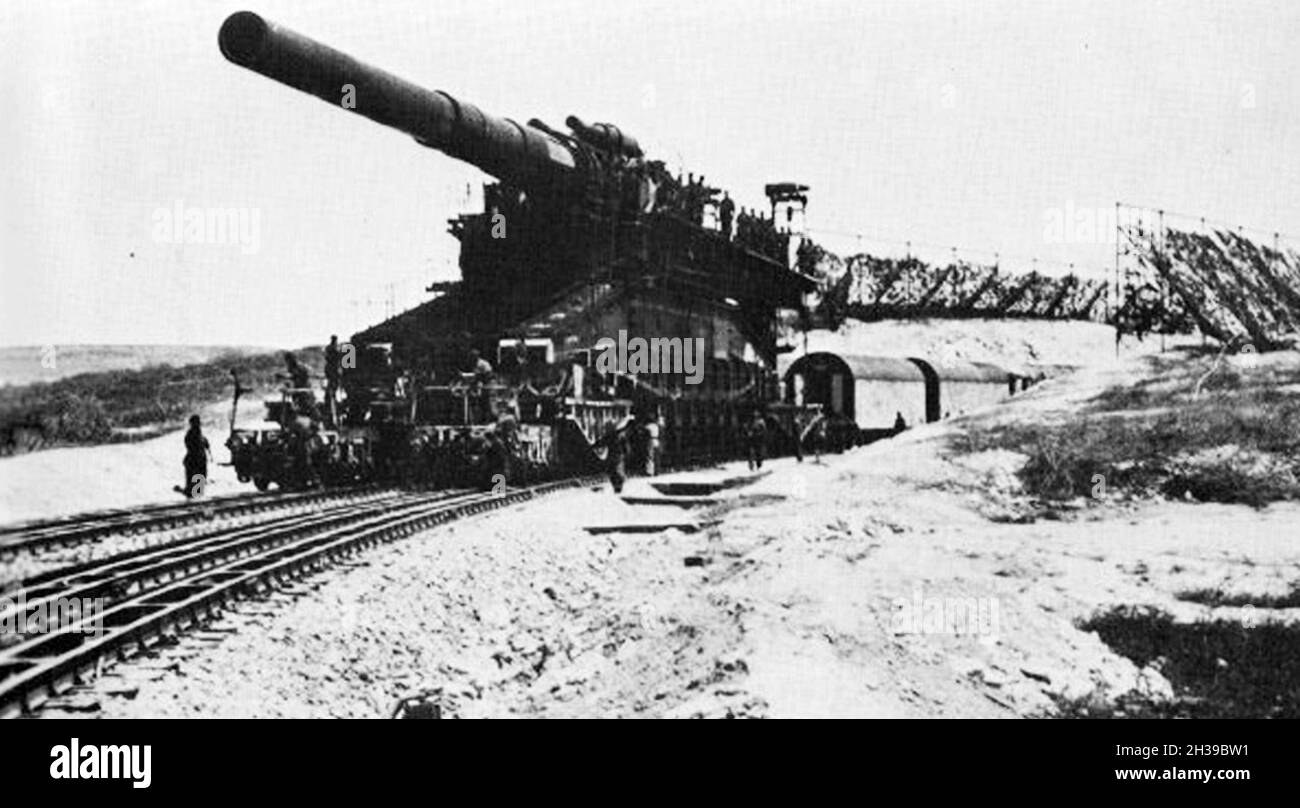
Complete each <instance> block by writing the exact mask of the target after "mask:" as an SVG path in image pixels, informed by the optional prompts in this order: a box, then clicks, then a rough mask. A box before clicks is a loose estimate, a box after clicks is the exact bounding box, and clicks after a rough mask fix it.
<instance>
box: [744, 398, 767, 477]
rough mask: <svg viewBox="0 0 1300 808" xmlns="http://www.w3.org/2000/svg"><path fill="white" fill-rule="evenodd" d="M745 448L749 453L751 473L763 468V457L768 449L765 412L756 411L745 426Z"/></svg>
mask: <svg viewBox="0 0 1300 808" xmlns="http://www.w3.org/2000/svg"><path fill="white" fill-rule="evenodd" d="M745 447H746V449H748V451H749V468H750V471H756V470H758V469H761V468H763V455H764V453H765V451H766V449H767V422H766V421H764V420H763V411H762V410H758V409H756V410H754V415H753V417H751V418H750V419H749V423H747V424H745Z"/></svg>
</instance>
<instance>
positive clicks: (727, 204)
mask: <svg viewBox="0 0 1300 808" xmlns="http://www.w3.org/2000/svg"><path fill="white" fill-rule="evenodd" d="M718 216H719V218H721V219H722V235H723V237H724V238H726V239H727V240H728V241H730V240H731V224H732V220H733V219H735V216H736V203H735V202H732V201H731V194H728V193H725V192H724V193H723V194H722V201H721V202H720V203H718Z"/></svg>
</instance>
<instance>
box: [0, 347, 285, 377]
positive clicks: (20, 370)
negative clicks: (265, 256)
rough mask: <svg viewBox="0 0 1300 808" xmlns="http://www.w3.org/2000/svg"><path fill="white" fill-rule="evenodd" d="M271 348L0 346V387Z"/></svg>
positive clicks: (192, 362)
mask: <svg viewBox="0 0 1300 808" xmlns="http://www.w3.org/2000/svg"><path fill="white" fill-rule="evenodd" d="M270 350H272V349H270V348H266V347H254V346H248V345H52V346H44V345H18V346H10V347H0V387H4V386H9V385H25V384H32V383H34V382H53V381H58V380H59V379H66V378H67V377H69V376H77V375H80V374H82V373H102V372H107V371H112V370H142V369H144V368H147V367H154V366H158V365H171V366H172V367H183V366H185V365H197V364H203V363H206V362H211V361H213V360H214V359H216V358H218V357H221V356H252V355H255V354H260V353H267V352H269V351H270Z"/></svg>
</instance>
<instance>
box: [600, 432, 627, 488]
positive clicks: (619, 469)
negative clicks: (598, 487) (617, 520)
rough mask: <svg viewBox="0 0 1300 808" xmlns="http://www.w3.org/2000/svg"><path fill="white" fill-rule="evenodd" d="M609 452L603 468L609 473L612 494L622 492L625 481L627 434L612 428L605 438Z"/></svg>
mask: <svg viewBox="0 0 1300 808" xmlns="http://www.w3.org/2000/svg"><path fill="white" fill-rule="evenodd" d="M605 443H606V444H607V445H608V446H609V451H608V452H607V453H606V455H605V468H606V470H607V471H608V473H609V482H610V485H612V486H613V487H614V493H615V494H620V493H622V492H623V483H624V482H625V481H626V480H627V448H628V447H627V434H626V433H625V432H624V430H622V429H619V428H618V427H613V428H612V429H611V430H610V432H609V434H608V435H606V436H605Z"/></svg>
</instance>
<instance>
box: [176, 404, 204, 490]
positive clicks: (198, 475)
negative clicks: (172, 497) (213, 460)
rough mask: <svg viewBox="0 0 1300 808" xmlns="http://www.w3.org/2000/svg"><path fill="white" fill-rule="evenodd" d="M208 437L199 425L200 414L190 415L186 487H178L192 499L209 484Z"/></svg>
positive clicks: (185, 461)
mask: <svg viewBox="0 0 1300 808" xmlns="http://www.w3.org/2000/svg"><path fill="white" fill-rule="evenodd" d="M210 454H211V450H210V449H209V448H208V439H207V438H205V437H203V430H202V429H201V428H200V427H199V416H197V415H191V416H190V428H189V431H188V432H186V433H185V460H184V464H185V487H184V488H183V489H182V488H179V487H178V488H177V489H176V490H177V491H180V492H181V493H183V494H184V495H185V496H187V497H189V498H190V499H194V498H195V497H198V496H202V495H203V490H204V489H205V488H206V487H207V485H208V456H209V455H210Z"/></svg>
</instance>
